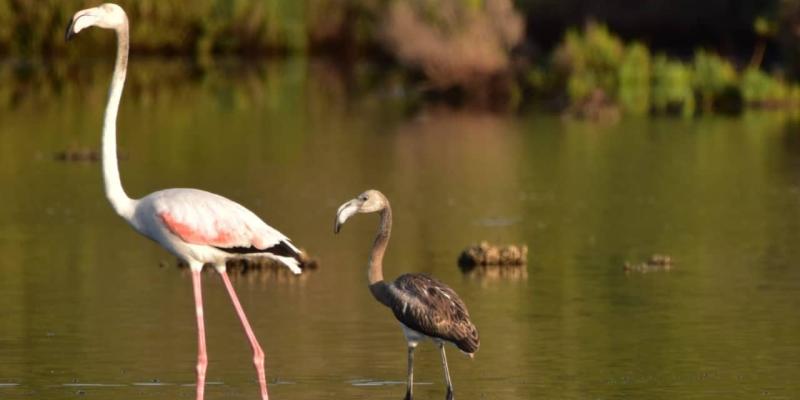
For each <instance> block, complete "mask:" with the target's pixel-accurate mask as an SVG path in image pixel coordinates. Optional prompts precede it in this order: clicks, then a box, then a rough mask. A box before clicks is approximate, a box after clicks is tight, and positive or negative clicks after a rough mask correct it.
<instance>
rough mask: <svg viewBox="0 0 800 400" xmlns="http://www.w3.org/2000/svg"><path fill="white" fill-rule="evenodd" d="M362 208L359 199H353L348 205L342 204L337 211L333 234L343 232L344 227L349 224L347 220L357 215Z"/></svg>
mask: <svg viewBox="0 0 800 400" xmlns="http://www.w3.org/2000/svg"><path fill="white" fill-rule="evenodd" d="M359 208H361V202H360V201H359V200H358V199H353V200H350V201H348V202H347V203H344V204H342V205H341V206H340V207H339V210H337V211H336V222H335V223H334V225H333V233H339V231H340V230H342V225H344V223H345V222H347V219H348V218H350V217H352V216H353V215H354V214H356V213H357V212H358V210H359Z"/></svg>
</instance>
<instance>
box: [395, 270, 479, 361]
mask: <svg viewBox="0 0 800 400" xmlns="http://www.w3.org/2000/svg"><path fill="white" fill-rule="evenodd" d="M389 289H390V290H389V291H390V293H395V299H396V301H394V302H393V304H392V305H391V308H392V312H394V316H395V318H397V320H398V321H400V322H402V323H403V325H405V326H407V327H409V328H411V329H413V330H415V331H417V332H420V333H423V334H425V335H426V336H430V337H432V338H439V339H443V340H446V341H448V342H451V343H453V344H455V345H456V346H457V347H458V348H459V349H460V350H461V351H463V352H464V353H467V354H472V353H475V352H476V351H478V346H480V339H479V338H478V329H476V328H475V325H473V324H472V321H470V319H469V311H467V306H466V305H464V302H463V301H462V300H461V298H460V297H458V295H457V294H456V292H454V291H453V289H451V288H450V287H449V286H447V285H445V284H444V283H442V282H441V281H439V280H437V279H435V278H432V277H430V276H428V275H425V274H405V275H401V276H400V277H398V278H397V279H395V280H394V282H392V283H390V284H389ZM404 298H407V299H410V300H407V301H404V300H403V299H404Z"/></svg>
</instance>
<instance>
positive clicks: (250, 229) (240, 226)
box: [154, 189, 300, 257]
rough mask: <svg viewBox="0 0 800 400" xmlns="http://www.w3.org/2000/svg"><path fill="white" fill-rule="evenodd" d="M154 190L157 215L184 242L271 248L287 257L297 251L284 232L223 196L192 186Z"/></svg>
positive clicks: (238, 248)
mask: <svg viewBox="0 0 800 400" xmlns="http://www.w3.org/2000/svg"><path fill="white" fill-rule="evenodd" d="M155 194H156V195H157V198H156V199H155V201H154V206H155V212H156V214H157V215H158V218H159V219H160V220H161V222H162V223H163V225H164V226H165V227H166V228H167V229H168V230H169V231H170V232H171V233H172V234H174V235H175V236H177V237H179V238H180V239H181V240H183V241H185V242H187V243H191V244H197V245H207V246H213V247H217V248H220V249H222V250H225V251H228V252H231V253H261V252H274V253H275V254H276V255H281V256H289V257H295V256H296V255H298V254H299V253H300V251H299V250H298V249H297V248H296V247H295V246H294V245H293V244H292V243H291V241H290V240H289V238H287V237H286V236H285V235H284V234H282V233H281V232H279V231H278V230H277V229H274V228H272V227H271V226H269V225H267V224H266V223H265V222H264V221H262V220H261V219H260V218H258V216H256V215H255V214H254V213H253V212H252V211H250V210H248V209H247V208H245V207H243V206H242V205H240V204H238V203H236V202H234V201H231V200H228V199H227V198H225V197H222V196H219V195H216V194H213V193H209V192H205V191H202V190H196V189H168V190H163V191H161V192H157V193H155ZM272 250H274V251H272Z"/></svg>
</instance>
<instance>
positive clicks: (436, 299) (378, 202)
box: [334, 190, 480, 400]
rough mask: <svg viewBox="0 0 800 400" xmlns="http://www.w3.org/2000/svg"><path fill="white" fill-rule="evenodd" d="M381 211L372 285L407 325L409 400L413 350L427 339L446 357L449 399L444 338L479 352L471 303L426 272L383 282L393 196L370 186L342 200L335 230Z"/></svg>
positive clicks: (372, 259) (371, 265)
mask: <svg viewBox="0 0 800 400" xmlns="http://www.w3.org/2000/svg"><path fill="white" fill-rule="evenodd" d="M370 212H380V215H381V220H380V226H379V227H378V234H377V235H376V236H375V243H374V244H373V246H372V252H371V253H370V258H369V270H368V277H369V289H370V291H371V292H372V295H373V296H374V297H375V299H376V300H378V301H379V302H381V303H382V304H384V305H385V306H387V307H389V308H390V309H392V312H393V313H394V316H395V318H397V320H398V321H400V323H401V324H402V325H403V333H404V334H405V336H406V340H407V342H408V388H407V391H406V399H407V400H410V399H411V397H412V391H413V380H414V379H413V376H414V374H413V364H414V349H415V348H416V346H417V344H418V343H419V342H420V341H421V340H423V339H425V338H426V337H427V338H430V339H432V340H433V341H434V342H435V343H436V344H437V345H438V346H439V351H440V353H441V357H442V368H443V369H444V375H445V383H446V384H447V398H448V399H452V398H453V385H452V383H451V381H450V373H449V371H448V368H447V357H446V356H445V351H444V342H450V343H453V344H454V345H456V346H457V347H458V348H459V349H460V350H461V351H463V352H464V353H467V354H468V355H469V356H470V357H472V356H473V355H474V353H475V352H476V351H478V347H479V346H480V339H479V337H478V330H477V328H475V325H473V324H472V321H470V318H469V312H468V311H467V306H466V305H464V302H463V301H462V300H461V298H460V297H458V294H456V292H455V291H453V289H451V288H450V287H449V286H447V285H445V284H444V283H442V282H440V281H439V280H437V279H435V278H433V277H430V276H428V275H425V274H405V275H401V276H399V277H398V278H397V279H395V280H394V282H389V283H387V282H385V281H384V280H383V255H384V253H385V252H386V246H387V245H388V243H389V236H390V235H391V230H392V208H391V206H390V205H389V200H387V199H386V196H384V195H383V193H381V192H379V191H377V190H368V191H366V192H364V193H362V194H360V195H359V196H358V197H356V198H355V199H353V200H350V201H348V202H347V203H345V204H342V206H341V207H339V210H338V211H337V212H336V223H335V226H334V232H336V233H338V232H339V230H340V229H341V226H342V224H344V223H345V221H347V219H348V218H350V217H351V216H352V215H354V214H356V213H370Z"/></svg>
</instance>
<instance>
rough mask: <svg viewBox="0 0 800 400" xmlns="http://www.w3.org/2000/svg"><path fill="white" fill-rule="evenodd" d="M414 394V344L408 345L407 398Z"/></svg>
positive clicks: (408, 399) (407, 399)
mask: <svg viewBox="0 0 800 400" xmlns="http://www.w3.org/2000/svg"><path fill="white" fill-rule="evenodd" d="M413 396H414V346H408V386H407V389H406V397H405V400H411V399H412V397H413Z"/></svg>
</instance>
